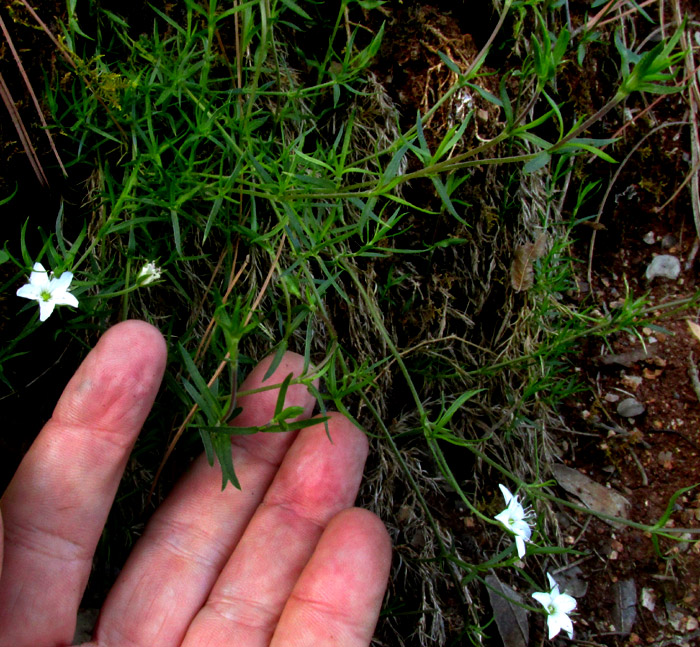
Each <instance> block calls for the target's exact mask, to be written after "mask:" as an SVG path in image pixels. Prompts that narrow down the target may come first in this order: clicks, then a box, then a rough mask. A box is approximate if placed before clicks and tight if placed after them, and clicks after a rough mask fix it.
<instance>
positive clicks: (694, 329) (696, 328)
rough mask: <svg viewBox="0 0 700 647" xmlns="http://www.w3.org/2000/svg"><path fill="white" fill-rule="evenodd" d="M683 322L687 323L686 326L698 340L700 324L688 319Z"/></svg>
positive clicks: (699, 339) (699, 338)
mask: <svg viewBox="0 0 700 647" xmlns="http://www.w3.org/2000/svg"><path fill="white" fill-rule="evenodd" d="M685 322H686V323H687V324H688V328H690V332H691V333H692V334H693V336H694V337H695V339H697V340H698V341H700V326H698V324H696V323H695V322H694V321H692V320H690V319H686V320H685Z"/></svg>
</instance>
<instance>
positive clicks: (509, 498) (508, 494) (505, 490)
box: [498, 483, 513, 505]
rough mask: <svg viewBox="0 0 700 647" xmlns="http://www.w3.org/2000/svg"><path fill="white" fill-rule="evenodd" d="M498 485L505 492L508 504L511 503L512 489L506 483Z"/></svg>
mask: <svg viewBox="0 0 700 647" xmlns="http://www.w3.org/2000/svg"><path fill="white" fill-rule="evenodd" d="M498 487H499V488H500V489H501V494H503V498H504V499H505V500H506V505H510V501H511V499H512V498H513V495H512V494H511V491H510V490H509V489H508V488H507V487H506V486H505V485H501V484H500V483H499V484H498Z"/></svg>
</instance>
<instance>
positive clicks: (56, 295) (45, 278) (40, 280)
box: [17, 263, 78, 321]
mask: <svg viewBox="0 0 700 647" xmlns="http://www.w3.org/2000/svg"><path fill="white" fill-rule="evenodd" d="M72 280H73V273H72V272H63V274H61V276H59V277H58V278H55V277H54V275H53V272H51V276H50V277H49V274H48V272H47V271H46V270H45V269H44V266H43V265H42V264H41V263H34V268H33V271H32V273H31V274H30V275H29V283H27V284H25V285H23V286H22V287H21V288H20V289H19V290H17V296H18V297H24V298H25V299H34V301H37V302H38V303H39V320H40V321H46V320H47V319H48V318H49V316H50V315H51V313H52V312H53V309H54V308H55V307H56V306H57V305H58V306H73V307H74V308H75V307H77V306H78V299H76V298H75V296H74V295H73V294H71V293H70V292H68V288H69V287H70V284H71V281H72Z"/></svg>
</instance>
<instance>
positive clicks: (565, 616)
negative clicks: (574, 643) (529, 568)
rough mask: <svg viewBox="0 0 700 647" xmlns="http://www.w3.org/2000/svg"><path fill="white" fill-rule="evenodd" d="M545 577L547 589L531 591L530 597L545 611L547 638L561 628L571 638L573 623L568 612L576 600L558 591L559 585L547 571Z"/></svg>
mask: <svg viewBox="0 0 700 647" xmlns="http://www.w3.org/2000/svg"><path fill="white" fill-rule="evenodd" d="M547 579H548V580H549V591H538V592H537V593H533V594H532V597H533V598H535V600H537V601H538V602H539V603H540V604H541V605H542V606H543V607H544V609H545V611H546V612H547V627H548V629H549V639H550V640H551V639H552V638H554V636H556V635H557V634H558V633H559V632H560V631H561V630H562V629H563V630H564V631H566V633H567V634H569V638H573V636H574V625H573V622H572V621H571V618H569V613H571V612H572V611H573V610H574V609H575V608H576V600H575V599H574V598H572V597H571V596H570V595H567V594H566V593H560V591H559V585H558V584H557V583H556V581H555V580H554V578H553V577H552V576H551V575H550V574H549V573H547Z"/></svg>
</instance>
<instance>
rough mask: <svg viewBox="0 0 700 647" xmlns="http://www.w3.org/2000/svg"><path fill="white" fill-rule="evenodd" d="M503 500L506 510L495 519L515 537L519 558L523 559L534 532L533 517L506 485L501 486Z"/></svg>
mask: <svg viewBox="0 0 700 647" xmlns="http://www.w3.org/2000/svg"><path fill="white" fill-rule="evenodd" d="M498 487H499V488H500V489H501V493H502V494H503V498H504V499H505V501H506V509H505V510H503V512H501V513H499V514H497V515H496V516H495V517H494V518H495V519H496V521H500V522H501V523H502V524H503V525H504V526H505V528H506V530H508V531H509V532H511V533H513V535H515V546H516V548H517V550H518V557H520V558H522V557H523V556H524V555H525V553H526V552H527V549H526V547H525V542H526V541H529V540H530V537H531V536H532V530H531V529H530V519H531V517H532V515H531V514H530V512H529V511H527V510H525V508H523V506H522V505H521V504H520V502H519V501H518V497H517V496H515V495H514V494H512V493H511V491H510V490H509V489H508V488H507V487H505V485H501V484H499V485H498Z"/></svg>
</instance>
